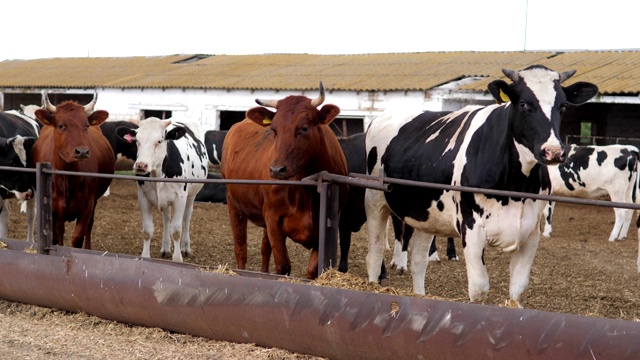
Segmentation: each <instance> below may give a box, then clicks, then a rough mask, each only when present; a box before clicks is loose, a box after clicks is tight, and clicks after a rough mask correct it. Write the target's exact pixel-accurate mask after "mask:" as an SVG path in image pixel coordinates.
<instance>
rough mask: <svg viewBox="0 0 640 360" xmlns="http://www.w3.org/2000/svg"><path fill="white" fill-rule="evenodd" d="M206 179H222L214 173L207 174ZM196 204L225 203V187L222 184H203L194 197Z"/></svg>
mask: <svg viewBox="0 0 640 360" xmlns="http://www.w3.org/2000/svg"><path fill="white" fill-rule="evenodd" d="M207 179H218V180H220V179H222V176H220V175H219V174H215V173H209V175H207ZM195 201H196V202H210V203H221V204H226V203H227V185H226V184H224V183H211V184H208V183H207V184H204V186H203V187H202V189H201V190H200V191H199V192H198V194H197V195H196V200H195Z"/></svg>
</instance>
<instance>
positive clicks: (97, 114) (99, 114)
mask: <svg viewBox="0 0 640 360" xmlns="http://www.w3.org/2000/svg"><path fill="white" fill-rule="evenodd" d="M108 118H109V113H108V112H106V111H104V110H98V111H94V112H92V113H91V115H89V117H88V119H89V124H90V125H92V126H93V125H100V124H102V123H103V122H105V120H107V119H108Z"/></svg>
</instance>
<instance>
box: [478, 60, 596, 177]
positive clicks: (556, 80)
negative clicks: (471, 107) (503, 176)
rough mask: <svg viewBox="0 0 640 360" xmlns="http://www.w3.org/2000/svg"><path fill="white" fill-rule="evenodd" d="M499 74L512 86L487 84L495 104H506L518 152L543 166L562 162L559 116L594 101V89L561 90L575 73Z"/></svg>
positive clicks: (534, 69) (538, 69) (537, 68)
mask: <svg viewBox="0 0 640 360" xmlns="http://www.w3.org/2000/svg"><path fill="white" fill-rule="evenodd" d="M502 72H503V73H504V74H505V76H507V77H508V78H509V79H511V81H513V82H512V83H511V84H507V83H506V82H505V81H503V80H495V81H493V82H492V83H490V84H489V91H490V92H491V94H492V95H493V97H494V98H496V100H498V102H500V103H503V102H510V104H509V105H508V106H510V112H509V117H510V119H509V122H510V130H511V131H512V132H513V136H514V139H515V142H516V147H517V148H518V152H519V153H520V154H521V156H525V157H530V156H533V157H534V158H535V159H536V161H538V162H540V163H543V164H558V163H561V162H563V161H564V160H565V158H566V150H565V146H564V145H563V144H562V141H561V140H560V137H559V132H560V120H561V119H562V115H563V114H564V112H565V110H566V108H567V107H568V106H570V105H580V104H583V103H585V102H587V101H588V100H589V99H591V98H592V97H594V96H595V95H596V94H597V93H598V87H597V86H595V85H594V84H591V83H588V82H577V83H575V84H573V85H570V86H568V87H563V86H561V85H560V84H561V83H562V82H563V81H565V80H567V79H569V78H570V77H571V76H573V74H575V72H576V71H575V70H572V71H566V72H563V73H558V72H555V71H552V70H550V69H548V68H546V67H544V66H542V65H534V66H530V67H528V68H526V69H524V70H520V71H518V72H516V71H513V70H506V69H503V70H502Z"/></svg>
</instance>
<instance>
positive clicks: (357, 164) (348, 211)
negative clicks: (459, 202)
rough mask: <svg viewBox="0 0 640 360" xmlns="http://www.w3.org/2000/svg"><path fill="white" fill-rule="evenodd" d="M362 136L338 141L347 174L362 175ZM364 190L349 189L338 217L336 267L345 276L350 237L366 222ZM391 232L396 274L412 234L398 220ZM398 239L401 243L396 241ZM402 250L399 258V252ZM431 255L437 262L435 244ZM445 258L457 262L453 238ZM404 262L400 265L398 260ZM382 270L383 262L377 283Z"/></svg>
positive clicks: (394, 220)
mask: <svg viewBox="0 0 640 360" xmlns="http://www.w3.org/2000/svg"><path fill="white" fill-rule="evenodd" d="M364 140H365V134H364V133H359V134H355V135H351V136H349V137H346V138H338V142H339V143H340V147H341V148H342V152H343V153H344V157H345V158H346V159H347V167H348V170H349V173H353V174H366V171H367V167H366V151H365V143H364ZM364 195H365V188H364V187H359V186H351V187H349V196H348V198H347V203H346V204H345V206H344V208H343V209H342V212H341V213H340V223H339V225H338V228H339V232H340V263H339V265H338V271H341V272H347V271H348V270H349V249H350V247H351V234H352V233H355V232H358V231H360V229H361V228H362V225H364V223H365V222H366V221H367V215H366V213H365V209H364ZM392 219H393V228H394V232H395V238H396V245H395V247H394V257H393V260H392V261H391V267H392V268H397V269H398V270H399V271H400V272H404V271H406V270H407V255H406V254H407V246H408V243H409V241H408V239H409V238H410V236H411V233H412V231H411V230H410V228H409V227H408V226H405V224H403V223H402V221H401V220H400V219H398V218H397V217H395V216H392ZM401 239H402V241H400V240H401ZM400 249H402V254H401V252H400ZM433 254H435V256H434V258H433V259H434V260H435V259H436V258H437V256H438V254H437V249H436V244H435V241H434V242H433V243H432V244H431V249H429V256H430V257H431V256H432V255H433ZM447 256H448V258H449V260H454V259H455V260H457V259H458V257H457V255H456V250H455V246H454V245H453V238H450V239H449V242H448V245H447ZM401 257H403V258H404V265H403V263H402V261H401V260H400V259H401ZM386 278H387V273H386V267H385V265H384V262H383V263H382V267H381V274H380V280H383V279H386Z"/></svg>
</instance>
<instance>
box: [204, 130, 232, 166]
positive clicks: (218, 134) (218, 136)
mask: <svg viewBox="0 0 640 360" xmlns="http://www.w3.org/2000/svg"><path fill="white" fill-rule="evenodd" d="M226 136H227V130H209V131H207V132H205V133H204V146H205V147H206V148H207V155H209V163H210V164H212V165H220V159H222V144H223V143H224V138H225V137H226Z"/></svg>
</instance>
